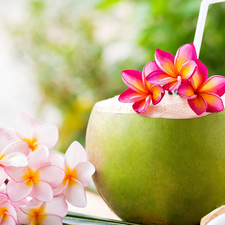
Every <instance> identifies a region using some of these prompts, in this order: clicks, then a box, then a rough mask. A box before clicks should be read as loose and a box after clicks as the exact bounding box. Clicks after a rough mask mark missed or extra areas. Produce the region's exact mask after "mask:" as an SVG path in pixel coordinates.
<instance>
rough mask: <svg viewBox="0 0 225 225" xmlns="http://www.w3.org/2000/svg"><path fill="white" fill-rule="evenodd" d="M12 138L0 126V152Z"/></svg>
mask: <svg viewBox="0 0 225 225" xmlns="http://www.w3.org/2000/svg"><path fill="white" fill-rule="evenodd" d="M12 142H13V139H12V137H11V135H10V134H9V133H8V132H7V131H6V130H5V129H3V128H0V154H1V153H2V151H3V150H4V148H5V147H6V146H8V145H9V144H11V143H12Z"/></svg>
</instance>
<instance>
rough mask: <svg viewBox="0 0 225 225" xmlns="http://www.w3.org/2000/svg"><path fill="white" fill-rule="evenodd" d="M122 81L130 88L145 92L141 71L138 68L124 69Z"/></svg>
mask: <svg viewBox="0 0 225 225" xmlns="http://www.w3.org/2000/svg"><path fill="white" fill-rule="evenodd" d="M122 78H123V81H124V83H125V84H126V85H127V86H128V87H129V88H131V89H133V90H134V91H137V92H145V87H144V84H143V82H142V72H141V71H138V70H124V71H123V72H122Z"/></svg>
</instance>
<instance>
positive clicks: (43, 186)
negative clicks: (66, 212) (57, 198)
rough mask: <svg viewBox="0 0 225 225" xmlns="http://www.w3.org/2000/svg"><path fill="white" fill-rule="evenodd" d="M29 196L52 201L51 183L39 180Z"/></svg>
mask: <svg viewBox="0 0 225 225" xmlns="http://www.w3.org/2000/svg"><path fill="white" fill-rule="evenodd" d="M29 196H30V197H33V198H35V199H37V200H40V201H44V202H51V201H52V198H53V191H52V188H51V186H50V185H49V184H47V183H45V182H42V181H39V182H38V183H36V184H34V185H33V190H32V192H31V194H30V195H29Z"/></svg>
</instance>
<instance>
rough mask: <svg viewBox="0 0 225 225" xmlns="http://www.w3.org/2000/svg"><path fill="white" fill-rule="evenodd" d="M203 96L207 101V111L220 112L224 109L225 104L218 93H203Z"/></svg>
mask: <svg viewBox="0 0 225 225" xmlns="http://www.w3.org/2000/svg"><path fill="white" fill-rule="evenodd" d="M200 95H201V97H202V98H203V99H204V100H205V101H206V102H207V105H208V107H207V110H206V111H207V112H212V113H214V112H220V111H223V109H224V105H223V101H222V99H221V98H220V97H219V96H218V95H216V94H212V93H211V94H206V93H201V94H200Z"/></svg>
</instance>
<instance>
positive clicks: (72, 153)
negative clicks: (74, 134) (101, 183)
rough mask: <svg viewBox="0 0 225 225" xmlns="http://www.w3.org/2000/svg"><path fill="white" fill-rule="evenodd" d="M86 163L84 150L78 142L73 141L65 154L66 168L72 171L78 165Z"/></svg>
mask: <svg viewBox="0 0 225 225" xmlns="http://www.w3.org/2000/svg"><path fill="white" fill-rule="evenodd" d="M86 161H87V154H86V151H85V149H84V148H83V146H82V145H81V144H80V143H79V142H77V141H74V142H73V143H72V144H71V145H70V146H69V148H68V149H67V151H66V154H65V163H66V167H69V168H71V169H72V170H73V169H74V168H75V167H76V165H77V164H78V163H80V162H86Z"/></svg>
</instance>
